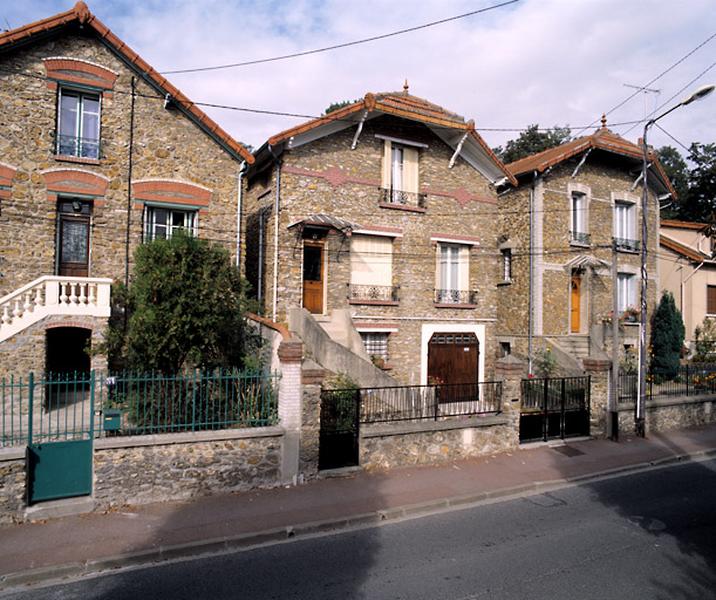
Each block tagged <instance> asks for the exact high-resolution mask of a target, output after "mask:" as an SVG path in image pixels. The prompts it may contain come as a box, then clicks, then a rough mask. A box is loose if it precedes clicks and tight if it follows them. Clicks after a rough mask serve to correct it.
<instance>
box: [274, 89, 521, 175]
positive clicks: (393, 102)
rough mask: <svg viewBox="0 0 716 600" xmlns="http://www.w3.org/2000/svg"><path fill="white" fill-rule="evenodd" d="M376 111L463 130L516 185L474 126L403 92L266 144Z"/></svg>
mask: <svg viewBox="0 0 716 600" xmlns="http://www.w3.org/2000/svg"><path fill="white" fill-rule="evenodd" d="M364 110H367V111H371V112H372V111H377V112H382V113H385V114H388V115H393V116H396V117H402V118H405V119H411V120H413V121H419V122H422V123H425V124H426V125H434V126H437V127H445V128H448V129H458V130H463V131H466V132H467V133H468V135H469V136H470V137H471V138H472V139H473V140H474V141H475V142H476V143H477V144H478V145H479V146H480V147H481V148H482V150H483V151H484V152H485V154H487V156H488V157H489V158H490V159H491V160H492V161H493V162H494V163H495V164H496V165H497V166H498V167H499V169H500V170H501V171H502V172H503V173H504V174H505V177H506V178H507V179H508V180H509V181H510V182H511V183H512V184H516V183H517V180H516V179H515V178H514V177H513V175H512V173H510V171H508V170H507V169H506V168H505V165H504V164H502V162H501V161H500V159H499V158H498V157H497V156H496V155H495V153H494V152H493V151H492V149H491V148H490V147H489V146H488V145H487V144H486V143H485V140H483V139H482V137H481V136H480V134H478V133H477V131H475V122H474V121H472V120H470V121H465V119H464V118H463V117H461V116H460V115H458V114H456V113H454V112H451V111H449V110H447V109H446V108H443V107H442V106H438V105H437V104H434V103H432V102H429V101H428V100H425V99H424V98H419V97H418V96H413V95H412V94H409V93H408V92H407V89H405V90H404V91H402V92H380V93H377V94H373V93H370V92H369V93H367V94H366V95H365V97H364V98H363V99H362V100H358V101H357V102H354V103H352V104H349V105H348V106H344V107H343V108H340V109H338V110H336V111H334V112H331V113H329V114H327V115H324V116H322V117H318V118H316V119H312V120H310V121H307V122H306V123H302V124H300V125H296V126H295V127H292V128H290V129H286V130H285V131H282V132H281V133H277V134H276V135H274V136H272V137H270V138H269V140H268V143H269V144H270V145H272V146H275V145H276V144H280V143H281V142H285V141H287V140H288V139H290V138H291V137H294V136H296V135H300V134H302V133H305V132H307V131H311V130H313V129H316V128H318V127H321V126H322V125H326V124H328V123H331V122H334V121H339V120H341V119H344V118H346V117H348V116H350V115H353V114H355V113H358V112H362V111H364Z"/></svg>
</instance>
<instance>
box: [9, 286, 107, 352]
mask: <svg viewBox="0 0 716 600" xmlns="http://www.w3.org/2000/svg"><path fill="white" fill-rule="evenodd" d="M111 285H112V280H111V279H102V278H97V277H59V276H54V275H45V276H44V277H40V278H38V279H35V281H33V282H31V283H28V284H27V285H25V286H23V287H21V288H20V289H17V290H15V291H14V292H12V293H10V294H8V295H7V296H3V297H2V298H0V342H3V341H5V340H7V339H9V338H11V337H12V336H14V335H16V334H17V333H19V332H20V331H22V330H23V329H25V328H27V327H29V326H30V325H32V324H33V323H37V322H38V321H39V320H41V319H44V318H45V317H49V316H53V315H64V316H78V317H109V314H110V289H111Z"/></svg>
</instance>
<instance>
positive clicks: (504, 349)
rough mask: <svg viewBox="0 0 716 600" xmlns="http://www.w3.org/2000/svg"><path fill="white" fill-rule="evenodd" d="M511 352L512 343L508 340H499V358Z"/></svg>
mask: <svg viewBox="0 0 716 600" xmlns="http://www.w3.org/2000/svg"><path fill="white" fill-rule="evenodd" d="M510 354H512V345H511V344H510V342H500V356H499V357H500V358H504V357H505V356H509V355H510Z"/></svg>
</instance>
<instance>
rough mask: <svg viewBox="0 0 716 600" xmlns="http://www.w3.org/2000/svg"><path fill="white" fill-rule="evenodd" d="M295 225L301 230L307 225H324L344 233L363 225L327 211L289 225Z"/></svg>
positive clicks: (291, 226)
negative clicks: (328, 213)
mask: <svg viewBox="0 0 716 600" xmlns="http://www.w3.org/2000/svg"><path fill="white" fill-rule="evenodd" d="M293 227H298V228H299V229H300V230H303V229H305V228H306V227H323V228H326V229H335V230H336V231H340V232H341V233H344V234H347V233H350V232H351V231H353V230H354V229H360V228H361V226H360V225H358V224H357V223H351V222H350V221H346V220H345V219H341V218H340V217H334V216H333V215H327V214H325V213H315V214H312V215H308V216H307V217H304V218H303V219H299V220H298V221H294V222H293V223H291V224H290V225H289V226H288V228H289V229H291V228H293Z"/></svg>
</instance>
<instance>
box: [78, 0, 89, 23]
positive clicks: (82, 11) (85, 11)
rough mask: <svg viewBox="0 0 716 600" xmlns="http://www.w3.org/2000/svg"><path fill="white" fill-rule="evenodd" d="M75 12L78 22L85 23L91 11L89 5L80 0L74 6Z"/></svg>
mask: <svg viewBox="0 0 716 600" xmlns="http://www.w3.org/2000/svg"><path fill="white" fill-rule="evenodd" d="M74 11H75V14H76V15H77V20H78V21H79V22H80V23H87V22H88V21H89V20H90V17H91V16H92V13H91V12H90V9H89V7H88V6H87V5H86V4H85V3H84V2H82V1H81V0H80V2H78V3H77V4H75V6H74Z"/></svg>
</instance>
